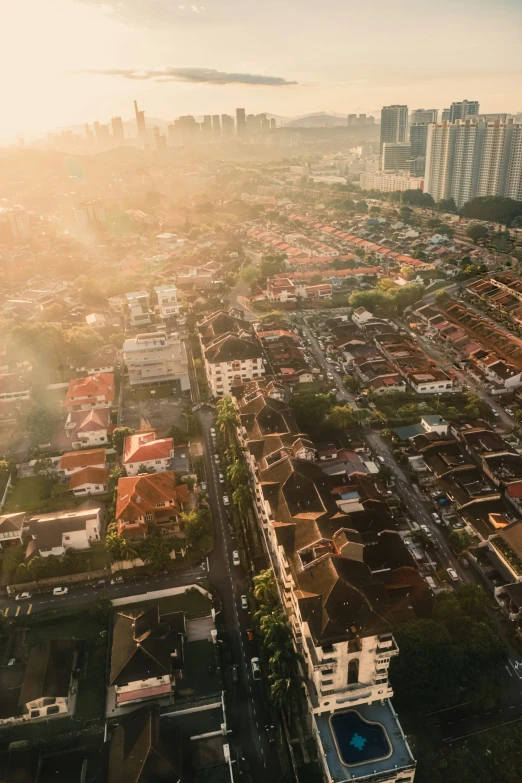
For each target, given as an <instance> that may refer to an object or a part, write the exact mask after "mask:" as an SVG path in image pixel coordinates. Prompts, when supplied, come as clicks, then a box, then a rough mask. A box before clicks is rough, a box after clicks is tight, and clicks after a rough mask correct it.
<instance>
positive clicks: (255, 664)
mask: <svg viewBox="0 0 522 783" xmlns="http://www.w3.org/2000/svg"><path fill="white" fill-rule="evenodd" d="M250 663H251V666H252V677H253V678H254V680H260V679H261V667H260V666H259V658H252V660H251V661H250Z"/></svg>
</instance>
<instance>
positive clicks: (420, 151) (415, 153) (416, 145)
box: [410, 122, 428, 175]
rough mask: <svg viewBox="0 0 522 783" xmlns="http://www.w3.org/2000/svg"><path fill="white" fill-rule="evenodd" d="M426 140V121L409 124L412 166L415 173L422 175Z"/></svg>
mask: <svg viewBox="0 0 522 783" xmlns="http://www.w3.org/2000/svg"><path fill="white" fill-rule="evenodd" d="M427 141H428V123H427V122H422V123H416V124H415V125H410V147H411V158H412V161H413V168H414V171H415V173H416V174H419V175H422V174H424V170H425V163H426V143H427Z"/></svg>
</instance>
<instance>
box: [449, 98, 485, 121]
mask: <svg viewBox="0 0 522 783" xmlns="http://www.w3.org/2000/svg"><path fill="white" fill-rule="evenodd" d="M479 108H480V105H479V102H478V101H467V100H464V101H454V102H453V103H452V104H451V106H450V110H449V112H450V114H449V121H450V122H457V120H467V118H468V117H476V115H477V114H478V113H479Z"/></svg>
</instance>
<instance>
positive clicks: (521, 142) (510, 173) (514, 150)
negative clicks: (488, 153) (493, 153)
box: [502, 123, 522, 201]
mask: <svg viewBox="0 0 522 783" xmlns="http://www.w3.org/2000/svg"><path fill="white" fill-rule="evenodd" d="M511 124H512V123H511ZM512 127H513V130H512V131H511V139H510V145H509V147H510V149H509V157H508V160H507V166H506V179H505V185H504V192H503V193H502V195H503V196H506V198H513V199H515V201H522V125H514V124H512Z"/></svg>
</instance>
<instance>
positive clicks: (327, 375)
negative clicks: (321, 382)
mask: <svg viewBox="0 0 522 783" xmlns="http://www.w3.org/2000/svg"><path fill="white" fill-rule="evenodd" d="M326 377H327V378H328V380H329V381H333V379H334V377H333V375H332V373H331V372H327V373H326Z"/></svg>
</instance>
